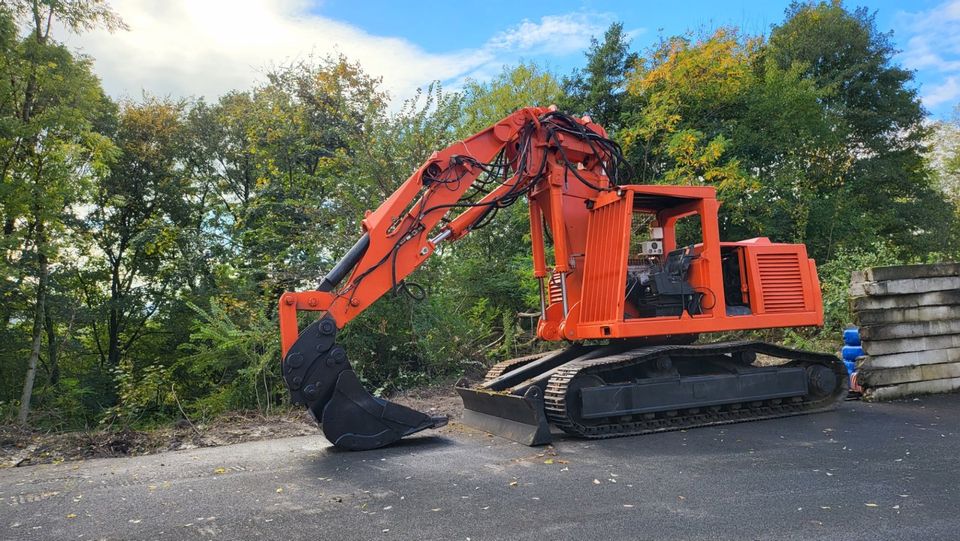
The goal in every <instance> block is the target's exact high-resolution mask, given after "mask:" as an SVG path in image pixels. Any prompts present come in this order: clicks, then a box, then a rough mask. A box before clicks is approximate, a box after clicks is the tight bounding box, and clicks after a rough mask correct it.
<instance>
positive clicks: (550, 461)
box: [543, 458, 553, 464]
mask: <svg viewBox="0 0 960 541" xmlns="http://www.w3.org/2000/svg"><path fill="white" fill-rule="evenodd" d="M543 463H544V464H553V459H552V458H548V459H546V460H544V461H543Z"/></svg>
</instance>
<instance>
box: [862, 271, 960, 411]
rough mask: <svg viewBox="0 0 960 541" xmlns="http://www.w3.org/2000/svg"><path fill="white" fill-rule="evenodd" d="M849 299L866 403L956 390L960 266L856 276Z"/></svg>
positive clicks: (959, 385)
mask: <svg viewBox="0 0 960 541" xmlns="http://www.w3.org/2000/svg"><path fill="white" fill-rule="evenodd" d="M850 297H851V301H850V302H851V307H852V308H853V313H854V321H855V323H856V324H857V325H859V327H860V339H861V341H862V345H863V351H864V353H865V356H864V357H860V358H859V359H858V360H857V371H858V382H859V383H860V385H861V387H863V395H864V398H866V399H873V400H887V399H894V398H904V397H908V396H914V395H918V394H929V393H943V392H950V391H955V390H958V389H960V263H937V264H933V265H898V266H894V267H875V268H872V269H866V270H864V271H857V272H854V273H853V275H852V276H851V280H850Z"/></svg>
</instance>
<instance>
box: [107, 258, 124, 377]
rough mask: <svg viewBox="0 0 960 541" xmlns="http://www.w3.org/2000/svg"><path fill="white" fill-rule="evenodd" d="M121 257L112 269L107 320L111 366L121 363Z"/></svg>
mask: <svg viewBox="0 0 960 541" xmlns="http://www.w3.org/2000/svg"><path fill="white" fill-rule="evenodd" d="M121 253H122V252H121ZM120 257H121V256H118V257H117V262H116V263H114V265H113V268H112V269H111V277H110V312H109V319H108V320H107V361H108V363H109V365H110V366H111V367H113V366H117V365H118V364H120V308H119V304H120V301H121V298H122V294H121V289H120V288H121V285H120Z"/></svg>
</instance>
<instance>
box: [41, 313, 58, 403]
mask: <svg viewBox="0 0 960 541" xmlns="http://www.w3.org/2000/svg"><path fill="white" fill-rule="evenodd" d="M44 301H46V299H44ZM44 305H46V302H44ZM44 307H45V308H46V306H44ZM44 312H45V313H44V317H43V321H44V325H45V326H46V328H47V360H48V361H49V364H50V385H56V384H57V383H59V382H60V363H59V361H58V360H57V354H58V347H57V346H58V344H57V329H56V327H54V325H53V318H52V317H50V310H48V309H46V310H44Z"/></svg>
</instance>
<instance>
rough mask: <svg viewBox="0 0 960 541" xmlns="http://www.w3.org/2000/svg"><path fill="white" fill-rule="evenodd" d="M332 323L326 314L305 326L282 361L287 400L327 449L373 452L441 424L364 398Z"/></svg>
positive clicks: (365, 393)
mask: <svg viewBox="0 0 960 541" xmlns="http://www.w3.org/2000/svg"><path fill="white" fill-rule="evenodd" d="M336 334H337V325H336V322H335V321H334V320H333V317H331V316H330V315H329V314H326V315H324V317H322V318H320V319H319V320H317V321H315V322H313V323H311V324H310V325H308V326H307V327H306V328H305V329H303V331H302V332H301V333H300V335H299V336H298V337H297V340H296V342H294V344H293V346H292V347H291V348H290V349H289V351H288V352H287V355H286V357H285V358H284V360H283V379H284V382H286V384H287V389H289V390H290V401H291V402H292V403H294V404H305V405H306V406H307V408H308V409H309V410H310V414H311V415H312V416H313V418H314V420H316V421H317V422H318V423H319V424H320V426H321V428H322V429H323V434H324V436H326V438H327V439H328V440H330V443H332V444H333V445H335V446H337V447H340V448H343V449H349V450H351V451H364V450H368V449H376V448H378V447H383V446H385V445H390V444H391V443H393V442H395V441H397V440H399V439H400V438H402V437H404V436H408V435H410V434H413V433H415V432H419V431H421V430H424V429H427V428H439V427H441V426H444V425H445V424H447V417H446V416H430V415H427V414H424V413H421V412H419V411H416V410H414V409H411V408H408V407H406V406H401V405H400V404H395V403H393V402H390V401H388V400H384V399H382V398H377V397H375V396H373V395H372V394H370V393H369V392H368V391H367V390H366V389H364V388H363V385H362V384H361V383H360V379H359V378H358V377H357V374H356V373H355V372H354V371H353V368H352V367H351V366H350V362H349V361H348V360H347V352H346V350H344V349H343V347H342V346H340V345H337V344H336Z"/></svg>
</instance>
